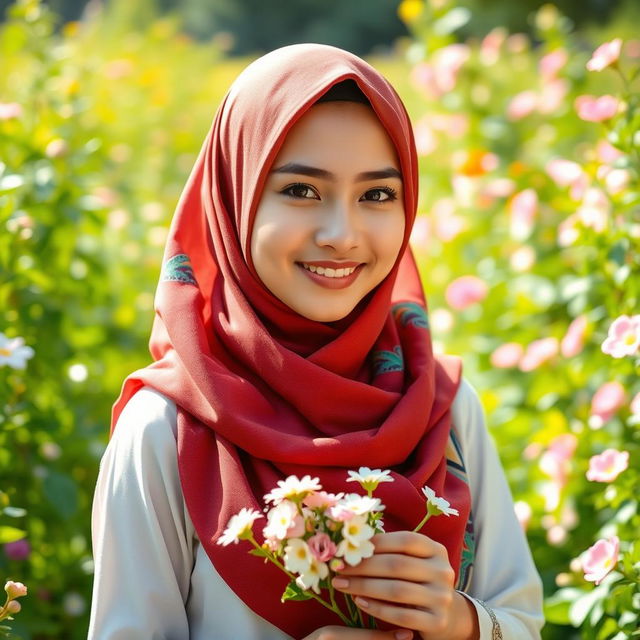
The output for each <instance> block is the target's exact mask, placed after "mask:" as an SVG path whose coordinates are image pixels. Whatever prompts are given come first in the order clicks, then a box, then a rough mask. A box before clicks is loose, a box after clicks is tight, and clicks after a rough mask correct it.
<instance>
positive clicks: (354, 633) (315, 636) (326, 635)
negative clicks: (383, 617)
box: [304, 626, 413, 640]
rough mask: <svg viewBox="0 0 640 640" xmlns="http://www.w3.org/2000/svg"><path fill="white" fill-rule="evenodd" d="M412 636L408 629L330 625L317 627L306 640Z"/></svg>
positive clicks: (391, 639)
mask: <svg viewBox="0 0 640 640" xmlns="http://www.w3.org/2000/svg"><path fill="white" fill-rule="evenodd" d="M411 638H413V632H412V631H409V630H408V629H397V630H395V631H380V630H372V629H350V628H348V627H338V626H330V627H322V628H321V629H317V630H316V631H314V632H313V633H312V634H311V635H309V636H307V637H306V638H304V640H410V639H411Z"/></svg>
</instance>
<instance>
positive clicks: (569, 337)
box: [560, 315, 587, 358]
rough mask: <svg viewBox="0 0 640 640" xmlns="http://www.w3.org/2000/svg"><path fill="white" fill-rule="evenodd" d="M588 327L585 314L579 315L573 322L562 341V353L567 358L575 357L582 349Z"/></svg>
mask: <svg viewBox="0 0 640 640" xmlns="http://www.w3.org/2000/svg"><path fill="white" fill-rule="evenodd" d="M586 329H587V317H586V316H585V315H581V316H578V317H577V318H575V319H574V320H573V321H572V322H571V324H570V325H569V328H568V329H567V333H566V334H565V336H564V338H562V342H561V343H560V353H562V355H563V356H564V357H565V358H573V357H574V356H577V355H578V354H579V353H580V352H581V351H582V349H583V348H584V336H585V332H586Z"/></svg>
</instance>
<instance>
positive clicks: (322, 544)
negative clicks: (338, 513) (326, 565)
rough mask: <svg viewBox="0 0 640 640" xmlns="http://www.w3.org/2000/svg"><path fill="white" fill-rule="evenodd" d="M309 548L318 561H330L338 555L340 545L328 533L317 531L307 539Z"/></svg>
mask: <svg viewBox="0 0 640 640" xmlns="http://www.w3.org/2000/svg"><path fill="white" fill-rule="evenodd" d="M307 544H308V545H309V550H310V551H311V554H312V555H313V556H314V557H315V559H316V560H317V561H318V562H328V561H329V560H331V558H333V556H335V555H336V551H337V550H338V547H337V546H336V545H335V543H334V542H332V540H331V538H330V537H329V536H328V535H327V534H326V533H316V534H315V535H314V536H311V537H310V538H309V539H308V540H307Z"/></svg>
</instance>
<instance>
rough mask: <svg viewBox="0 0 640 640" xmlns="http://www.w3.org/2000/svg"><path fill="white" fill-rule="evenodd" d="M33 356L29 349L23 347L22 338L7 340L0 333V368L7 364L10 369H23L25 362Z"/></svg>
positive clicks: (33, 353) (32, 351)
mask: <svg viewBox="0 0 640 640" xmlns="http://www.w3.org/2000/svg"><path fill="white" fill-rule="evenodd" d="M34 355H35V351H34V350H33V349H32V348H31V347H26V346H24V338H12V339H9V338H7V336H5V335H4V333H0V366H2V365H5V364H7V365H9V366H10V367H11V368H12V369H25V368H26V366H27V360H29V358H33V356H34Z"/></svg>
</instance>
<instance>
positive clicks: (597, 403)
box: [589, 382, 625, 429]
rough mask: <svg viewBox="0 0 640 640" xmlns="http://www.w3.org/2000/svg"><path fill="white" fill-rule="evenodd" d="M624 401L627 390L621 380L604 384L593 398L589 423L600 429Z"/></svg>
mask: <svg viewBox="0 0 640 640" xmlns="http://www.w3.org/2000/svg"><path fill="white" fill-rule="evenodd" d="M624 403H625V391H624V387H623V386H622V385H621V384H620V383H619V382H607V383H605V384H603V385H602V386H601V387H600V388H599V389H598V390H597V391H596V392H595V394H594V396H593V398H592V399H591V415H590V417H589V425H590V426H591V427H592V428H594V429H599V428H600V427H602V425H603V424H604V423H605V422H608V421H609V420H611V418H613V416H614V415H615V414H616V412H617V411H618V409H620V407H622V406H623V405H624Z"/></svg>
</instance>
